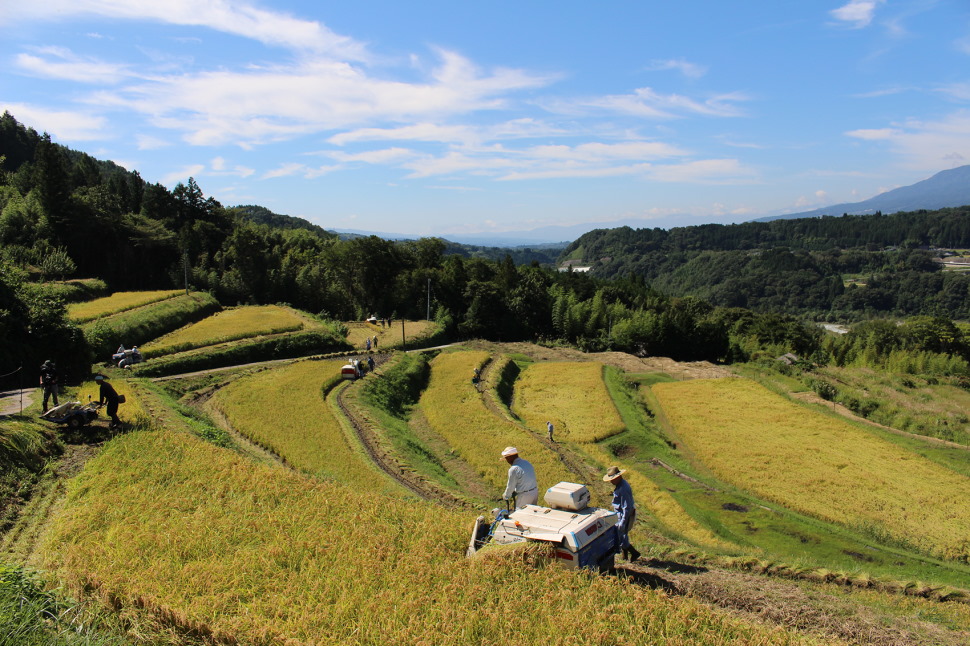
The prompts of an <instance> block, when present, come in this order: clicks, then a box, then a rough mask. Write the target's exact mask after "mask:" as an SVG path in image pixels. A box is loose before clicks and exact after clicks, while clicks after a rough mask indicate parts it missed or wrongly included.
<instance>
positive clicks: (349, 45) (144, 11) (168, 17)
mask: <svg viewBox="0 0 970 646" xmlns="http://www.w3.org/2000/svg"><path fill="white" fill-rule="evenodd" d="M4 4H5V6H4V10H3V12H2V16H0V23H6V24H14V23H16V22H17V21H19V20H23V19H30V20H52V21H53V20H69V19H71V18H73V17H76V16H92V15H93V16H103V17H105V18H107V19H109V20H119V19H120V20H151V21H155V22H160V23H167V24H172V25H182V26H193V27H207V28H209V29H214V30H216V31H221V32H224V33H229V34H234V35H236V36H242V37H244V38H250V39H253V40H257V41H259V42H261V43H264V44H266V45H274V46H280V47H285V48H288V49H293V50H298V51H304V52H313V53H317V54H324V55H328V56H333V57H336V58H340V59H342V60H353V61H361V60H367V59H368V58H369V57H370V56H369V54H368V53H367V51H366V48H365V46H364V45H363V44H362V43H359V42H357V41H355V40H354V39H352V38H348V37H346V36H341V35H339V34H335V33H334V32H332V31H331V30H330V29H329V28H327V27H326V26H325V25H322V24H320V23H319V22H317V21H313V20H301V19H299V18H294V17H292V16H289V15H287V14H285V13H282V12H278V11H269V10H265V9H260V8H258V7H256V6H254V5H252V4H249V3H246V2H236V1H230V0H153V1H152V2H145V1H144V0H43V2H11V3H4Z"/></svg>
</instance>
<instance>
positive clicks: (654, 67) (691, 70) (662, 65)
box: [646, 58, 707, 79]
mask: <svg viewBox="0 0 970 646" xmlns="http://www.w3.org/2000/svg"><path fill="white" fill-rule="evenodd" d="M646 69H647V71H650V72H663V71H666V70H677V71H678V72H680V73H681V74H683V75H684V76H686V77H688V78H693V79H696V78H700V77H702V76H704V75H705V74H707V67H705V66H703V65H698V64H696V63H691V62H689V61H685V60H684V59H682V58H678V59H669V60H653V61H650V63H649V64H648V65H647V67H646Z"/></svg>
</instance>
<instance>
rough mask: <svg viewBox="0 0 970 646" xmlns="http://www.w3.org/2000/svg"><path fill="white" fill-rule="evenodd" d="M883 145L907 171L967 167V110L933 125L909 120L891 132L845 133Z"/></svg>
mask: <svg viewBox="0 0 970 646" xmlns="http://www.w3.org/2000/svg"><path fill="white" fill-rule="evenodd" d="M846 134H847V135H849V136H851V137H856V138H859V139H864V140H868V141H879V142H885V145H887V146H888V147H889V149H890V151H891V152H892V153H893V154H895V155H897V156H898V157H899V159H900V161H901V163H902V164H903V165H904V166H906V167H907V168H912V169H914V170H921V171H931V172H936V171H939V170H943V169H946V168H952V167H955V166H960V165H963V164H967V163H970V110H957V111H956V112H953V113H951V114H949V115H948V116H946V117H945V118H943V119H940V120H937V121H920V120H916V119H913V120H910V121H907V122H904V123H901V124H893V127H891V128H880V129H873V130H855V131H852V132H848V133H846Z"/></svg>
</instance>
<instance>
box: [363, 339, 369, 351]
mask: <svg viewBox="0 0 970 646" xmlns="http://www.w3.org/2000/svg"><path fill="white" fill-rule="evenodd" d="M364 349H366V350H367V351H368V352H370V337H367V341H365V342H364Z"/></svg>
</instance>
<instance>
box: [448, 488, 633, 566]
mask: <svg viewBox="0 0 970 646" xmlns="http://www.w3.org/2000/svg"><path fill="white" fill-rule="evenodd" d="M544 499H545V502H546V504H547V505H548V507H541V506H539V505H526V506H525V507H523V508H521V509H516V510H514V511H510V510H508V509H496V510H493V513H494V515H495V520H494V521H492V522H491V523H489V522H487V521H486V519H485V517H484V516H479V517H478V518H477V519H475V525H474V527H473V528H472V535H471V540H470V541H469V543H468V551H467V555H468V556H472V555H473V554H475V553H476V552H477V551H478V550H480V549H481V548H483V547H485V546H486V545H488V544H489V543H493V544H496V545H508V544H510V543H521V542H524V541H542V542H546V543H550V544H552V545H553V546H555V550H556V562H557V563H559V564H560V565H562V566H563V567H565V568H567V569H571V570H578V569H579V568H586V569H590V570H596V571H599V572H606V571H608V570H610V569H611V568H612V567H613V559H614V557H615V556H616V554H617V553H618V552H619V550H620V540H619V532H618V531H617V529H616V523H617V520H618V519H617V515H616V512H614V511H607V510H606V509H599V508H596V507H590V506H589V489H587V488H586V485H582V484H576V483H573V482H560V483H559V484H557V485H555V486H553V487H550V488H549V489H547V490H546V493H545V496H544Z"/></svg>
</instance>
